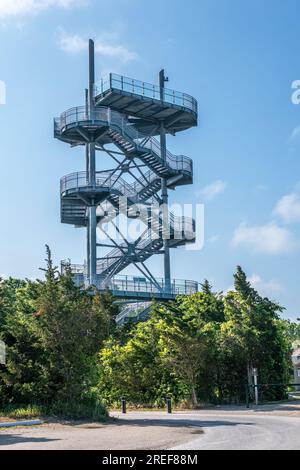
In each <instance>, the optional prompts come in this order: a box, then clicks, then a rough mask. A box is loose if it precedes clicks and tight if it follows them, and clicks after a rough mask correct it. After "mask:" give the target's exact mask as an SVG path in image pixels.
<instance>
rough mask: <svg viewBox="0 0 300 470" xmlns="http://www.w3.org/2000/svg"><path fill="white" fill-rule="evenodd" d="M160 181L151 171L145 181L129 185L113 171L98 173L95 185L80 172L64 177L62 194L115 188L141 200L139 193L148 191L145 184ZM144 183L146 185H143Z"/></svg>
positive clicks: (146, 174) (61, 188)
mask: <svg viewBox="0 0 300 470" xmlns="http://www.w3.org/2000/svg"><path fill="white" fill-rule="evenodd" d="M156 179H158V176H157V175H156V174H155V173H154V172H153V171H151V170H149V171H148V172H147V173H145V179H144V178H140V179H139V180H137V181H134V182H133V183H128V182H127V181H126V180H125V179H124V178H122V177H120V176H118V175H116V174H114V173H113V170H111V171H101V172H96V178H95V184H91V183H90V181H89V177H88V173H87V172H85V171H80V172H76V173H71V174H69V175H66V176H63V177H62V178H61V180H60V191H61V194H63V193H65V192H66V191H69V190H75V189H80V188H89V187H95V188H98V187H99V188H100V187H101V188H109V189H112V188H114V189H115V190H116V191H117V192H118V193H120V194H121V195H123V196H127V197H132V198H133V197H136V198H137V199H138V198H139V193H140V192H142V191H143V190H144V189H146V187H147V186H145V183H148V184H151V183H152V182H153V181H155V180H156ZM143 183H144V184H143Z"/></svg>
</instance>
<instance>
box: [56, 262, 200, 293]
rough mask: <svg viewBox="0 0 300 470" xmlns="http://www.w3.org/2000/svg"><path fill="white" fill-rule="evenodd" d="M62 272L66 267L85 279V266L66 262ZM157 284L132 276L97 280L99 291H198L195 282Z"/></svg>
mask: <svg viewBox="0 0 300 470" xmlns="http://www.w3.org/2000/svg"><path fill="white" fill-rule="evenodd" d="M61 266H62V272H63V273H64V270H65V268H66V266H69V267H70V269H71V272H72V273H73V274H79V275H82V276H83V278H85V277H86V266H85V265H78V264H71V265H70V264H69V263H68V262H66V261H63V262H62V263H61ZM156 282H157V284H153V283H152V282H150V281H148V280H147V279H146V278H143V279H142V278H140V277H134V276H115V277H113V278H111V279H110V280H108V281H107V280H101V279H99V282H98V287H99V288H100V289H104V288H108V289H111V290H113V291H114V290H115V291H121V292H142V293H153V294H156V293H162V292H163V293H168V294H174V295H191V294H195V293H197V292H198V291H199V284H198V282H196V281H191V280H181V279H173V280H172V281H171V285H170V287H166V285H165V281H164V279H162V278H158V279H156Z"/></svg>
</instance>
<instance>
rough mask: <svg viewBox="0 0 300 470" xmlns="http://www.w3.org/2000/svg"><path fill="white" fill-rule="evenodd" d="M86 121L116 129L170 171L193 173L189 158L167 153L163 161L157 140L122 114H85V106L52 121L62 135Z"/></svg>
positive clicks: (103, 111)
mask: <svg viewBox="0 0 300 470" xmlns="http://www.w3.org/2000/svg"><path fill="white" fill-rule="evenodd" d="M86 121H92V122H95V121H96V122H98V121H99V122H101V123H103V124H104V125H106V126H108V127H111V128H116V129H117V131H118V132H119V133H120V134H121V135H122V136H123V137H124V138H125V139H127V140H128V139H129V141H130V142H131V143H132V144H133V145H134V146H136V148H137V149H138V150H140V151H144V150H146V151H149V150H150V151H151V152H152V153H153V154H154V155H155V157H156V158H157V159H159V160H160V162H161V164H162V165H164V166H166V167H169V168H170V169H171V170H176V171H184V172H187V173H189V174H192V172H193V162H192V159H191V158H189V157H186V156H185V155H178V156H176V155H173V154H172V153H171V152H169V151H167V154H166V160H164V159H163V158H162V156H161V148H160V144H159V142H158V140H157V139H155V138H154V137H150V138H147V137H148V136H147V135H145V134H142V133H141V132H140V131H138V130H137V129H136V128H135V127H134V126H133V125H132V124H131V123H130V122H129V121H128V119H127V118H126V117H125V116H124V115H123V114H120V113H119V112H117V111H113V110H111V109H110V108H107V107H104V106H103V107H99V108H97V109H95V110H94V111H93V112H92V113H89V112H88V113H87V110H86V107H85V106H78V107H75V108H71V109H69V110H67V111H65V112H64V113H62V114H61V116H60V117H59V118H55V119H54V128H55V131H59V132H60V133H63V132H64V130H65V128H66V126H69V125H72V124H78V123H79V122H86Z"/></svg>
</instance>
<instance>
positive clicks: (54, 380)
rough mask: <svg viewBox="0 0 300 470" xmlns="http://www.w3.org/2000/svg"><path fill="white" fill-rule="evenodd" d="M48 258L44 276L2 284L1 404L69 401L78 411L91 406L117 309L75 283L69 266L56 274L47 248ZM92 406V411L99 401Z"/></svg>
mask: <svg viewBox="0 0 300 470" xmlns="http://www.w3.org/2000/svg"><path fill="white" fill-rule="evenodd" d="M46 263H47V266H46V269H45V270H44V271H45V281H37V282H32V281H26V282H22V283H18V282H15V283H14V289H15V290H13V282H12V280H9V281H4V283H2V284H1V285H0V300H1V303H0V306H1V307H0V308H1V309H2V310H1V313H2V312H4V313H3V315H2V316H1V318H2V319H3V322H2V325H1V333H0V334H1V338H2V339H3V340H4V341H5V343H6V345H7V364H6V365H5V366H1V368H0V396H1V400H2V402H4V403H12V404H17V403H25V404H26V403H27V404H30V403H36V404H38V405H47V406H48V407H49V406H54V405H55V406H56V407H60V408H62V407H63V406H65V407H66V406H67V409H70V410H72V409H73V410H75V411H74V413H73V415H79V414H82V411H80V410H84V409H88V408H91V399H90V398H88V397H89V393H90V390H91V388H92V386H93V385H94V384H95V383H96V382H97V375H96V374H95V372H94V371H95V369H96V370H97V367H96V355H97V353H98V352H99V349H100V348H101V346H102V344H103V341H104V340H105V339H106V338H107V337H108V336H109V335H110V334H112V333H113V331H114V328H115V322H114V318H115V316H116V315H117V313H118V311H117V307H116V306H115V305H114V304H113V298H112V296H111V294H110V293H108V292H107V293H105V294H104V295H103V296H102V295H100V294H99V293H95V295H91V292H89V291H86V290H83V289H80V288H78V287H76V286H75V285H74V283H73V280H72V276H71V272H70V269H67V270H66V273H65V274H63V275H60V274H59V273H58V271H57V269H56V267H54V266H53V263H52V259H51V253H50V250H49V248H48V247H47V259H46ZM6 284H8V285H6ZM64 404H67V405H64ZM93 409H94V410H96V411H95V416H96V415H97V413H98V411H97V410H98V409H99V410H100V408H99V403H98V402H97V403H96V404H95V405H93ZM76 410H77V411H76ZM70 413H71V411H70ZM91 413H92V412H90V416H91ZM93 413H94V411H93ZM99 413H100V411H99ZM101 413H102V412H101ZM67 414H68V413H67Z"/></svg>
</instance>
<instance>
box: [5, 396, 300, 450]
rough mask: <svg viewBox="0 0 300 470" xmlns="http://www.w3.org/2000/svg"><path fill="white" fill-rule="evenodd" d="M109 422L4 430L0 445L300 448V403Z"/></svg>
mask: <svg viewBox="0 0 300 470" xmlns="http://www.w3.org/2000/svg"><path fill="white" fill-rule="evenodd" d="M112 416H113V417H114V418H117V419H116V420H115V421H114V422H111V423H109V424H104V425H101V424H99V423H98V424H97V423H90V424H77V425H74V424H59V423H48V424H46V425H43V426H40V427H33V428H15V429H14V430H12V429H9V430H1V431H0V450H10V449H26V450H28V449H32V450H40V449H49V450H50V449H53V450H54V449H70V450H72V449H74V450H75V449H95V450H117V449H121V450H124V449H128V450H130V449H132V450H134V449H146V450H148V449H154V450H157V449H172V450H179V449H180V450H210V449H213V450H218V449H219V450H221V449H226V450H231V449H233V450H240V449H242V450H246V449H250V450H258V449H266V450H280V449H283V450H288V449H294V450H296V449H297V450H300V405H298V404H294V403H291V404H286V405H281V406H268V407H259V408H258V409H256V410H255V409H252V410H246V409H244V408H228V407H227V408H219V409H216V408H214V409H212V410H200V411H190V412H189V411H187V412H176V413H174V414H172V415H167V414H166V413H165V412H138V413H136V412H132V413H128V414H127V415H125V416H124V415H121V414H120V413H112Z"/></svg>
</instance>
